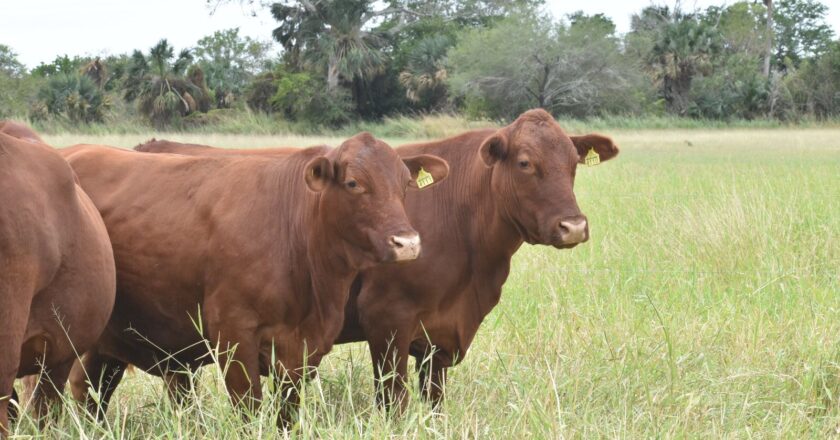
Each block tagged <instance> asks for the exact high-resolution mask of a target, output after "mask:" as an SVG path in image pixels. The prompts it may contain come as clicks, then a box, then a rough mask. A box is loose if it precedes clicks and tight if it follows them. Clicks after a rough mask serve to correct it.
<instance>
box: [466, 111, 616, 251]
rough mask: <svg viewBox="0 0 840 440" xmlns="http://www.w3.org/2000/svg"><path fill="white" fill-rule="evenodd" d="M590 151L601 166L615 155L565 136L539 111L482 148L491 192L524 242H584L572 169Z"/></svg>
mask: <svg viewBox="0 0 840 440" xmlns="http://www.w3.org/2000/svg"><path fill="white" fill-rule="evenodd" d="M590 149H592V150H594V152H595V153H597V154H598V155H599V156H600V160H601V161H605V160H610V159H612V158H613V157H615V156H616V155H617V154H618V147H616V146H615V144H613V142H612V140H611V139H610V138H608V137H605V136H601V135H597V134H590V135H586V136H568V135H567V134H566V133H565V132H564V131H563V129H562V128H560V125H559V124H558V123H557V121H555V120H554V118H553V117H552V116H551V115H550V114H548V112H546V111H544V110H539V109H538V110H530V111H528V112H525V113H523V114H522V115H521V116H520V117H519V118H518V119H517V120H516V121H514V122H513V123H512V124H511V125H508V126H507V127H504V128H502V129H500V130H499V131H497V132H496V133H494V134H493V135H492V136H490V137H488V138H487V139H485V140H484V142H483V143H482V144H481V147H480V150H479V152H480V155H481V159H482V161H484V163H485V164H486V165H487V166H488V167H492V168H493V175H492V180H491V190H492V191H493V192H494V193H495V194H496V198H497V200H499V202H500V204H501V205H500V208H501V210H502V214H503V215H504V216H505V217H506V218H508V220H509V221H510V222H511V223H512V224H513V225H514V226H515V227H516V229H517V231H518V232H519V234H520V235H521V236H522V238H523V239H524V240H525V241H527V242H528V243H532V244H547V245H552V246H555V247H557V248H571V247H574V246H575V245H577V244H579V243H583V242H585V241H586V240H588V239H589V225H588V223H587V219H586V216H585V215H583V213H581V212H580V208H579V207H578V204H577V200H576V199H575V193H574V185H575V171H576V169H577V166H578V164H581V163H584V158H585V157H586V155H587V154H588V153H589V151H590Z"/></svg>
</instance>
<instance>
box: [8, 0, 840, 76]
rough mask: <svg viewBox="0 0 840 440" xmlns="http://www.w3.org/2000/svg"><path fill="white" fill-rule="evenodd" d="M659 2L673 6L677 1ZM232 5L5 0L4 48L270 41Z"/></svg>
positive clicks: (565, 8) (836, 4)
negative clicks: (225, 38)
mask: <svg viewBox="0 0 840 440" xmlns="http://www.w3.org/2000/svg"><path fill="white" fill-rule="evenodd" d="M733 1H734V0H728V1H726V0H696V1H694V0H683V6H684V9H693V7H694V6H695V5H696V6H697V7H701V8H703V7H706V6H709V5H718V4H724V3H727V4H731V3H733ZM822 1H823V3H825V4H827V5H828V6H829V17H828V22H829V23H830V24H832V25H833V26H834V29H835V32H836V33H840V0H822ZM656 3H659V4H662V3H665V4H668V5H673V4H674V0H664V1H657V2H656ZM650 4H651V0H577V1H569V0H546V7H547V8H548V9H549V10H550V11H551V13H552V14H554V15H555V16H556V17H562V16H563V15H565V14H568V13H571V12H574V11H577V10H583V11H584V12H586V13H588V14H595V13H599V12H600V13H605V14H606V15H608V16H610V17H612V19H613V20H614V21H615V22H616V24H617V26H618V30H619V32H626V31H627V30H628V28H629V26H630V16H631V15H632V14H633V13H634V12H636V11H639V10H641V9H642V8H643V7H645V6H647V5H650ZM250 12H251V10H250V9H248V8H247V7H245V8H243V7H240V6H238V5H226V6H224V7H221V8H219V9H218V10H217V11H216V13H215V14H213V15H210V10H209V9H208V8H207V6H206V2H205V0H144V1H137V0H130V1H129V0H0V44H6V45H8V46H11V47H12V49H13V50H14V51H15V52H17V53H18V55H19V57H20V60H21V61H22V62H23V63H24V64H26V65H27V66H28V67H30V68H31V67H35V66H37V65H38V64H39V63H41V62H49V61H52V60H53V59H54V58H55V57H56V56H57V55H62V54H70V55H84V54H88V55H107V54H118V53H124V52H130V51H131V50H133V49H143V50H146V49H148V48H149V47H151V46H152V45H154V44H155V43H157V41H158V40H160V39H161V38H167V39H169V41H170V43H172V44H173V45H174V46H175V48H176V49H177V50H180V49H182V48H185V47H190V46H192V45H194V44H195V42H196V41H198V39H199V38H201V37H203V36H205V35H208V34H211V33H213V31H216V30H221V29H228V28H232V27H239V28H240V32H241V33H242V34H244V35H249V36H251V37H255V38H259V39H264V40H268V39H270V38H271V31H272V29H274V27H275V22H274V20H273V19H272V18H271V14H269V13H268V11H266V10H261V11H258V15H257V16H256V17H252V16H251V14H250Z"/></svg>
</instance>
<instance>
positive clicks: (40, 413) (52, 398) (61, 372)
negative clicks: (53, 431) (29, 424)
mask: <svg viewBox="0 0 840 440" xmlns="http://www.w3.org/2000/svg"><path fill="white" fill-rule="evenodd" d="M72 367H73V361H72V360H70V361H68V362H65V363H64V364H61V365H58V366H56V367H54V368H51V369H49V370H46V371H44V372H43V373H42V374H41V376H40V380H39V381H38V384H37V385H36V386H35V389H34V390H33V392H32V401H33V410H34V412H35V416H36V417H37V418H38V420H40V421H41V424H42V426H43V423H44V420H45V417H46V416H47V413H48V412H49V410H50V408H51V407H53V406H56V407H57V408H60V402H61V395H62V394H63V393H64V386H65V385H66V384H67V377H68V376H69V375H70V369H71V368H72Z"/></svg>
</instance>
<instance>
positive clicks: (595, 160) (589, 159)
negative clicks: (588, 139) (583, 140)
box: [583, 148, 601, 167]
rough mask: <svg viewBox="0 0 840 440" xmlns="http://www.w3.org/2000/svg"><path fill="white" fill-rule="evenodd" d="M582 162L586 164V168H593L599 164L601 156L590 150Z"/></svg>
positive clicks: (592, 149)
mask: <svg viewBox="0 0 840 440" xmlns="http://www.w3.org/2000/svg"><path fill="white" fill-rule="evenodd" d="M583 161H584V162H585V163H586V166H588V167H594V166H595V165H598V164H599V163H601V156H600V155H599V154H598V153H596V152H595V149H594V148H590V149H589V152H588V153H586V157H584V158H583Z"/></svg>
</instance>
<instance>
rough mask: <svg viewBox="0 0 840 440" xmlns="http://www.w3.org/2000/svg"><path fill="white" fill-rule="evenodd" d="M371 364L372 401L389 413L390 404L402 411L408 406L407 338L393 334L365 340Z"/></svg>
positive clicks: (401, 333) (391, 406) (397, 333)
mask: <svg viewBox="0 0 840 440" xmlns="http://www.w3.org/2000/svg"><path fill="white" fill-rule="evenodd" d="M368 346H369V347H370V356H371V360H372V361H373V378H374V384H375V385H376V401H377V403H378V404H379V405H381V406H383V407H384V408H386V409H388V410H390V409H392V408H393V406H394V404H396V405H397V408H396V409H397V411H399V412H402V411H403V410H404V409H405V407H406V406H407V404H408V399H407V397H408V396H407V393H406V378H407V376H408V371H407V370H408V356H409V353H408V347H409V337H408V335H406V334H405V332H400V331H396V332H393V333H390V334H389V335H388V334H382V335H381V336H380V337H378V338H373V339H369V340H368Z"/></svg>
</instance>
